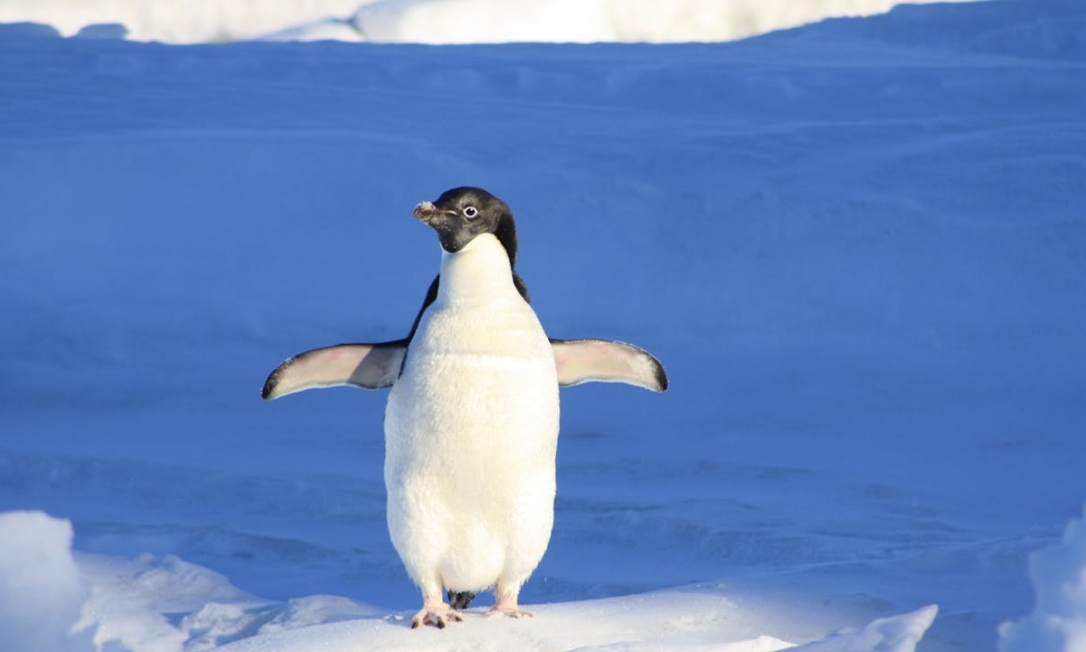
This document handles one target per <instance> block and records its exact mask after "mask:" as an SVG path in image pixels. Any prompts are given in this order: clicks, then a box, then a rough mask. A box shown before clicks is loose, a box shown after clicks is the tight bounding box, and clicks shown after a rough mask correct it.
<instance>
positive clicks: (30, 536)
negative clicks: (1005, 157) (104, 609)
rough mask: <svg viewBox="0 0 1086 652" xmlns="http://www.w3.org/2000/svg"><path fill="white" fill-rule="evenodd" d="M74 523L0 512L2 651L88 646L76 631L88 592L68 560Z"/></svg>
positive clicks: (56, 651)
mask: <svg viewBox="0 0 1086 652" xmlns="http://www.w3.org/2000/svg"><path fill="white" fill-rule="evenodd" d="M71 546H72V524H71V523H69V522H68V521H63V520H59V519H55V518H51V517H49V516H47V515H45V514H43V513H41V512H21V511H20V512H7V513H4V514H0V642H2V643H3V649H4V652H42V650H50V652H82V651H83V650H92V649H93V647H92V646H91V644H90V636H89V633H87V632H82V631H79V632H77V631H75V630H77V629H79V628H78V626H77V625H78V623H79V620H80V614H81V612H82V610H83V604H84V602H85V601H86V597H87V591H86V589H85V588H84V585H83V582H82V580H81V578H80V575H79V569H78V568H77V567H76V565H75V561H74V560H73V559H72V552H71Z"/></svg>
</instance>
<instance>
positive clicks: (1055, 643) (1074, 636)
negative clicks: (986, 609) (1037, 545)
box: [999, 515, 1086, 652]
mask: <svg viewBox="0 0 1086 652" xmlns="http://www.w3.org/2000/svg"><path fill="white" fill-rule="evenodd" d="M1029 575H1030V579H1031V581H1032V582H1033V588H1034V591H1035V592H1036V594H1037V603H1036V607H1035V608H1034V610H1033V613H1031V614H1030V615H1029V616H1027V617H1026V618H1024V619H1023V620H1021V621H1019V622H1017V623H1007V624H1004V625H1003V626H1002V627H1001V628H1000V647H999V649H1000V650H1001V651H1002V652H1026V651H1027V650H1028V651H1029V652H1048V651H1050V650H1052V651H1054V650H1086V515H1084V518H1082V519H1075V520H1074V521H1072V522H1071V523H1070V524H1069V525H1068V526H1067V529H1066V530H1065V531H1064V534H1063V540H1062V541H1061V542H1060V543H1058V544H1056V545H1053V546H1050V547H1048V548H1044V549H1042V550H1038V551H1037V552H1034V553H1033V554H1031V555H1030V560H1029Z"/></svg>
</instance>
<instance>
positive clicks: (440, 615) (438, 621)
mask: <svg viewBox="0 0 1086 652" xmlns="http://www.w3.org/2000/svg"><path fill="white" fill-rule="evenodd" d="M461 620H463V618H461V617H460V612H458V611H457V610H456V609H453V608H452V607H450V606H449V605H447V604H445V603H444V602H442V601H441V600H440V599H438V600H435V601H430V600H427V601H426V602H425V603H424V604H423V605H422V609H419V611H418V613H416V614H415V617H414V618H412V619H411V629H418V628H419V627H420V626H423V625H432V626H434V627H437V628H438V629H445V625H447V624H449V623H458V622H460V621H461Z"/></svg>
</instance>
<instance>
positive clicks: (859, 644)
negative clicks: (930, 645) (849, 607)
mask: <svg viewBox="0 0 1086 652" xmlns="http://www.w3.org/2000/svg"><path fill="white" fill-rule="evenodd" d="M937 613H939V607H938V606H936V605H933V604H932V605H928V606H926V607H923V608H921V609H917V610H916V611H914V612H912V613H907V614H903V615H900V616H893V617H891V618H879V619H878V620H875V621H872V623H871V624H870V625H868V626H867V627H864V628H863V629H862V630H859V631H849V632H840V633H838V634H836V635H834V636H830V637H827V638H825V639H823V640H821V641H815V642H814V643H808V644H807V645H801V646H800V647H797V648H794V650H795V652H913V650H915V649H916V644H917V643H919V642H920V639H921V638H923V637H924V632H926V631H928V628H929V627H931V623H932V621H934V620H935V615H936V614H937Z"/></svg>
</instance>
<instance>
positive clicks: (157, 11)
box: [0, 0, 961, 44]
mask: <svg viewBox="0 0 1086 652" xmlns="http://www.w3.org/2000/svg"><path fill="white" fill-rule="evenodd" d="M914 1H915V2H918V3H922V2H930V1H931V0H914ZM957 1H961V0H957ZM895 4H897V3H896V2H894V0H804V1H803V2H791V1H790V0H654V1H653V2H630V1H628V0H294V1H289V2H288V1H277V2H260V1H259V0H190V1H189V2H185V3H184V4H183V5H178V4H176V3H170V2H162V1H160V0H4V2H2V3H0V22H16V21H33V22H37V23H45V24H48V25H52V26H54V27H56V28H57V29H58V30H59V31H60V32H61V33H63V34H65V35H72V34H76V33H77V32H79V31H80V30H85V29H86V28H87V27H88V26H94V25H99V24H110V23H114V24H122V25H124V26H125V27H126V28H127V29H128V30H129V33H128V36H129V37H130V38H132V39H135V40H141V41H163V42H168V43H207V42H222V41H233V40H245V39H254V38H268V39H272V40H323V39H334V40H342V41H362V40H365V41H373V42H413V43H435V44H440V43H505V42H511V41H531V42H579V43H592V42H600V41H626V42H656V43H660V42H687V41H724V40H731V39H737V38H743V37H746V36H751V35H754V34H762V33H765V32H769V31H771V30H774V29H782V28H786V27H794V26H796V25H801V24H804V23H810V22H816V21H818V20H821V19H823V18H827V17H831V16H867V15H871V14H878V13H882V12H885V11H888V10H889V9H890V8H891V7H893V6H894V5H895ZM103 32H104V33H107V34H109V35H115V34H116V33H117V32H116V30H115V29H114V30H108V31H105V30H102V29H95V30H92V32H91V33H97V34H103Z"/></svg>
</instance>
